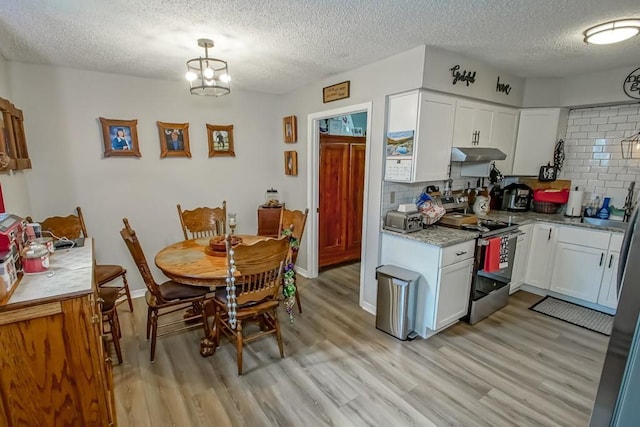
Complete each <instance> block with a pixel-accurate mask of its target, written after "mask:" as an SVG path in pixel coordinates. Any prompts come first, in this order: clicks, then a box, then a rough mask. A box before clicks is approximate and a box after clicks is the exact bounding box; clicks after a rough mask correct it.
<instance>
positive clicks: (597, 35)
mask: <svg viewBox="0 0 640 427" xmlns="http://www.w3.org/2000/svg"><path fill="white" fill-rule="evenodd" d="M638 33H640V19H620V20H618V21H611V22H606V23H604V24H600V25H596V26H595V27H591V28H589V29H588V30H586V31H585V32H584V33H583V34H584V42H585V43H591V44H611V43H618V42H621V41H623V40H626V39H630V38H631V37H633V36H635V35H638Z"/></svg>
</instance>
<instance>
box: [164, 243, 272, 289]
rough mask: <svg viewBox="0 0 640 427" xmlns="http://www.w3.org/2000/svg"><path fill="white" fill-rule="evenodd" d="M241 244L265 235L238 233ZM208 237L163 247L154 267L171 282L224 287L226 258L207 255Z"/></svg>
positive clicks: (224, 256)
mask: <svg viewBox="0 0 640 427" xmlns="http://www.w3.org/2000/svg"><path fill="white" fill-rule="evenodd" d="M238 237H240V238H242V243H248V244H251V243H255V242H257V241H260V240H264V239H266V238H267V237H264V236H251V235H239V236H238ZM209 240H211V238H210V237H203V238H200V239H191V240H185V241H183V242H178V243H174V244H173V245H170V246H167V247H166V248H164V249H162V250H161V251H160V252H158V254H157V255H156V259H155V261H156V266H157V267H158V268H159V269H160V270H162V272H163V273H164V274H165V276H167V277H168V278H169V279H171V280H173V281H174V282H178V283H183V284H185V285H193V286H207V287H212V286H223V285H224V284H225V283H226V282H225V279H226V278H227V257H226V255H224V254H222V256H213V255H208V254H206V253H205V252H204V249H205V248H206V247H207V246H208V245H209Z"/></svg>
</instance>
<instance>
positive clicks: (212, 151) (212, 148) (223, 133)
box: [207, 123, 236, 157]
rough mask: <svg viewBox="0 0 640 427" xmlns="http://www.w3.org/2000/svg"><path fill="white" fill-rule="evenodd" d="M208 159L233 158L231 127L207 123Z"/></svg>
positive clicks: (234, 153) (234, 154)
mask: <svg viewBox="0 0 640 427" xmlns="http://www.w3.org/2000/svg"><path fill="white" fill-rule="evenodd" d="M207 136H208V139H209V157H223V156H228V157H235V156H236V152H235V151H234V148H233V125H227V126H221V125H210V124H208V123H207Z"/></svg>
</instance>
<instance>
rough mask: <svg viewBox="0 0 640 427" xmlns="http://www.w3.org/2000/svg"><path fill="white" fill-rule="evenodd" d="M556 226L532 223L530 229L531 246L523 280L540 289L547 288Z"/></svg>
mask: <svg viewBox="0 0 640 427" xmlns="http://www.w3.org/2000/svg"><path fill="white" fill-rule="evenodd" d="M555 230H556V226H555V225H552V224H546V223H542V224H534V225H533V229H532V230H531V246H530V248H529V258H528V262H527V273H526V276H525V282H526V283H527V284H528V285H531V286H535V287H536V288H540V289H549V279H550V277H551V275H550V272H551V264H552V262H551V261H552V259H553V258H552V257H553V249H554V247H555V243H556V235H555Z"/></svg>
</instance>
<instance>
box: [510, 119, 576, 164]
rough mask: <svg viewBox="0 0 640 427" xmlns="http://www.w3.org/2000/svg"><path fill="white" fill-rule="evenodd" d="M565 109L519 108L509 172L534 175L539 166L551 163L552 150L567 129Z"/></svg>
mask: <svg viewBox="0 0 640 427" xmlns="http://www.w3.org/2000/svg"><path fill="white" fill-rule="evenodd" d="M568 117H569V111H568V110H567V109H565V108H531V109H524V110H521V111H520V124H519V126H518V137H517V138H516V148H515V155H514V156H513V171H512V174H513V175H531V176H537V175H538V173H539V172H540V166H544V165H546V164H547V163H552V164H553V152H554V148H555V145H556V143H557V142H558V140H559V139H561V138H564V137H565V135H566V132H567V123H568Z"/></svg>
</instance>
